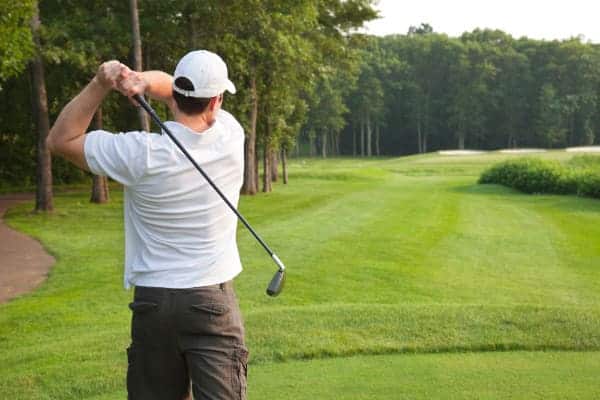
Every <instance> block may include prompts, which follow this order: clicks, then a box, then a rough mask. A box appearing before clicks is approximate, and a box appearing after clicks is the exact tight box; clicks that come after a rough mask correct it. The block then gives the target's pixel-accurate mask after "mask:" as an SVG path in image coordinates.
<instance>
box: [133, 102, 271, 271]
mask: <svg viewBox="0 0 600 400" xmlns="http://www.w3.org/2000/svg"><path fill="white" fill-rule="evenodd" d="M133 98H134V99H135V101H137V102H138V103H139V105H140V106H142V108H143V109H144V110H146V112H147V113H148V114H150V117H152V119H153V120H154V122H156V123H157V124H158V125H159V126H160V127H161V129H162V130H163V131H165V133H166V134H167V135H168V136H169V138H171V140H172V141H173V143H175V145H176V146H177V147H178V148H179V150H181V151H182V152H183V154H184V155H185V156H186V157H187V159H188V160H190V162H191V163H192V164H193V165H194V167H196V169H197V170H198V172H200V174H201V175H202V176H203V177H204V179H206V181H207V182H208V184H209V185H210V186H211V187H212V188H213V189H214V190H215V192H217V194H218V195H219V196H220V197H221V198H222V199H223V201H224V202H225V203H226V204H227V205H228V206H229V208H230V209H231V211H233V212H234V213H235V215H237V217H238V219H239V220H240V221H242V223H243V224H244V225H245V226H246V228H248V230H249V231H250V233H252V235H253V236H254V237H255V238H256V240H258V242H259V243H260V244H261V245H262V247H264V249H265V250H266V251H267V253H269V255H270V256H271V257H273V254H274V253H273V251H272V250H271V249H270V248H269V246H267V244H266V243H265V242H264V241H263V240H262V238H261V237H260V236H258V233H256V232H255V231H254V229H252V227H251V226H250V224H249V223H248V221H246V219H245V218H244V217H243V216H242V214H240V213H239V211H238V210H237V209H236V208H235V207H234V206H233V204H231V202H229V200H228V199H227V197H226V196H225V195H224V194H223V192H221V190H220V189H219V188H218V187H217V185H215V183H214V182H213V181H212V179H210V178H209V177H208V175H206V173H205V172H204V170H203V169H202V168H201V167H200V165H198V163H197V162H196V160H194V158H193V157H192V156H191V155H190V154H189V153H188V152H187V150H186V149H185V147H183V145H182V144H181V143H180V142H179V140H177V138H176V137H175V136H174V135H173V133H172V132H171V131H170V130H169V128H167V127H166V126H165V124H163V122H162V121H161V120H160V118H159V116H158V115H157V114H156V112H154V110H153V109H152V107H151V106H150V104H148V102H147V101H146V99H144V98H143V97H142V96H141V95H139V94H136V95H134V96H133ZM280 268H281V267H280Z"/></svg>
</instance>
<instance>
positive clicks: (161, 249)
mask: <svg viewBox="0 0 600 400" xmlns="http://www.w3.org/2000/svg"><path fill="white" fill-rule="evenodd" d="M167 126H168V128H169V129H170V130H171V131H172V132H173V133H174V134H175V135H176V137H177V139H179V140H180V142H182V144H183V145H184V146H185V147H186V149H187V150H188V152H189V153H190V154H191V155H192V156H193V157H194V159H195V160H196V162H198V163H199V164H200V165H201V166H202V168H203V169H204V170H205V172H206V173H207V174H208V175H209V176H210V177H211V178H212V179H213V181H214V182H215V184H216V185H217V186H218V187H219V188H220V189H221V191H222V192H223V193H224V194H225V195H226V196H227V198H228V199H229V201H230V202H232V203H233V204H234V205H237V203H238V199H239V190H240V187H241V185H242V179H243V162H244V160H243V144H244V134H243V130H242V128H241V126H240V125H239V124H238V122H237V121H236V120H235V119H234V118H233V116H231V115H230V114H229V113H227V112H225V111H220V112H219V114H218V116H217V120H216V121H215V123H214V125H213V126H212V127H211V128H210V129H208V130H206V131H204V132H202V133H196V132H193V131H191V130H190V129H189V128H187V127H185V126H184V125H182V124H179V123H177V122H167ZM103 150H104V151H103ZM86 157H87V160H88V164H89V166H90V169H91V170H92V172H95V173H97V174H102V175H109V176H111V177H113V178H114V179H117V180H119V181H121V183H123V184H124V185H125V200H124V201H125V232H126V251H125V286H127V287H129V286H130V285H133V286H135V285H138V286H160V287H171V288H186V287H197V286H205V285H212V284H215V283H220V282H225V281H228V280H230V279H232V278H233V277H234V276H236V275H237V274H238V273H239V272H240V271H241V264H240V261H239V255H238V251H237V246H236V242H235V234H236V226H237V219H236V217H235V214H233V213H232V212H231V210H229V209H228V208H227V206H226V204H225V203H224V202H223V201H222V200H221V199H220V198H219V196H218V195H217V194H216V193H215V191H214V190H212V189H211V188H209V187H208V183H207V182H206V180H205V179H204V178H203V177H202V176H201V175H200V174H198V171H196V169H195V168H194V167H193V165H192V164H191V163H190V162H189V160H187V159H186V158H185V156H184V155H183V153H181V151H180V150H179V149H177V147H176V146H175V145H174V144H173V142H172V141H171V140H170V139H169V138H168V137H167V136H166V135H158V134H148V133H144V132H129V133H127V134H124V135H117V136H115V135H111V134H109V133H107V132H103V131H96V132H92V133H90V134H89V137H88V140H87V141H86Z"/></svg>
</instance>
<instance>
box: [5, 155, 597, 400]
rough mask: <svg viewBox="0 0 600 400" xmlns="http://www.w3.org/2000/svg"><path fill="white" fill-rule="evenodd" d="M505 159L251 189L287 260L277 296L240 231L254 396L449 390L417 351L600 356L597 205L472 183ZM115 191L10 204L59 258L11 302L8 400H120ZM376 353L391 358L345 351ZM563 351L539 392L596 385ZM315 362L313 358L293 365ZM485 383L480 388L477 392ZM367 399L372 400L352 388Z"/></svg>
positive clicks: (319, 175) (313, 170)
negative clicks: (403, 371) (102, 196)
mask: <svg viewBox="0 0 600 400" xmlns="http://www.w3.org/2000/svg"><path fill="white" fill-rule="evenodd" d="M540 157H542V158H550V159H558V160H562V161H567V160H568V159H569V158H570V157H571V156H570V155H567V153H564V152H549V153H544V154H542V155H540ZM509 158H513V156H510V155H499V154H494V153H492V154H486V155H478V156H465V157H442V156H434V155H427V156H420V157H406V158H400V159H377V160H356V159H338V160H325V161H322V160H294V161H292V162H291V163H290V164H291V165H290V170H291V171H290V174H291V184H290V185H288V186H283V185H281V184H279V185H277V187H276V189H275V192H273V193H270V194H266V195H264V194H262V195H259V196H256V197H252V198H248V197H244V198H243V199H242V204H241V211H242V212H243V213H244V215H245V216H246V217H247V218H248V219H249V220H250V222H251V223H252V225H253V226H254V227H255V228H256V229H257V230H258V231H259V233H260V234H261V236H263V237H264V239H265V240H266V241H267V242H268V243H269V245H270V246H271V247H272V248H273V249H274V250H275V251H276V253H277V254H278V255H279V257H280V258H281V259H282V260H283V261H284V262H285V263H286V265H287V267H288V281H287V287H286V288H285V289H284V292H283V293H282V294H281V295H280V297H278V298H276V299H272V298H269V297H267V296H266V295H264V290H265V288H266V285H267V283H268V281H269V279H270V278H271V276H272V274H273V272H274V271H275V265H274V264H272V262H271V261H270V259H269V258H268V256H266V255H265V254H264V252H263V250H262V248H260V247H259V245H258V244H256V243H255V242H254V240H253V239H252V238H251V237H250V236H249V234H248V233H247V232H245V231H244V229H243V228H242V227H240V232H239V235H238V237H239V246H240V250H241V254H242V258H243V262H244V265H245V272H244V273H243V274H242V275H241V276H240V277H239V278H238V279H237V280H236V285H237V289H238V294H239V297H240V300H241V306H242V309H243V312H244V315H245V319H246V325H247V335H248V345H249V347H250V350H251V364H252V368H251V371H252V370H253V369H254V368H255V370H256V371H257V372H256V375H252V372H251V382H250V388H251V390H250V393H251V395H252V396H253V398H265V397H267V396H270V397H274V398H293V396H291V394H290V395H288V393H287V392H286V394H285V395H284V394H281V393H280V392H281V391H283V390H288V389H289V390H290V393H291V392H294V394H296V393H297V394H298V396H299V397H303V398H386V397H385V396H384V394H385V391H384V390H378V389H375V388H378V387H380V385H383V386H381V387H388V386H389V384H390V383H388V384H384V383H383V382H384V381H383V380H382V379H383V377H385V376H389V375H386V372H385V371H387V367H386V365H387V364H386V363H387V362H389V363H392V365H405V364H403V363H404V362H407V363H409V364H410V363H411V362H413V361H414V367H415V368H422V369H423V371H424V372H423V374H420V375H419V374H418V375H417V378H418V377H419V376H420V377H421V378H419V379H420V380H419V379H417V381H415V382H414V385H415V388H417V387H419V385H421V386H422V387H423V388H424V387H425V386H427V385H428V384H435V382H439V381H436V380H431V379H432V378H431V376H429V375H427V368H426V364H427V363H426V362H425V361H422V362H421V361H418V362H417V361H415V360H421V359H420V358H414V357H417V356H409V355H408V354H406V353H448V352H480V351H484V352H494V351H497V350H503V351H505V350H563V351H564V350H569V351H579V352H582V351H583V352H585V351H597V350H600V269H598V265H600V245H599V244H600V212H599V211H600V201H598V200H593V199H581V198H576V197H572V196H533V197H532V196H528V195H523V194H519V193H517V192H514V191H513V190H510V189H506V188H503V187H500V186H495V185H486V186H478V185H477V184H476V180H477V176H478V175H479V173H480V172H481V171H482V170H483V169H485V168H486V167H487V166H489V165H490V164H491V163H493V162H496V161H498V160H502V159H509ZM112 196H113V201H112V203H110V204H108V205H104V206H94V205H90V204H89V203H88V202H87V199H88V193H87V192H80V193H78V192H75V193H63V194H61V195H60V196H59V197H58V198H57V199H56V209H57V211H56V212H55V213H54V214H53V215H48V216H43V215H32V214H30V213H29V210H30V209H31V205H23V206H20V207H18V208H16V209H14V210H12V211H11V212H9V215H8V219H9V223H10V224H11V225H12V226H14V227H17V228H18V229H20V230H23V231H25V232H27V233H29V234H31V235H34V236H35V237H38V238H39V239H40V240H41V241H42V242H43V244H44V245H45V246H46V248H48V249H49V250H50V251H51V252H52V253H53V254H54V255H55V256H56V257H57V259H58V263H57V265H56V267H55V268H54V269H53V271H52V273H51V275H50V277H49V279H48V281H47V282H46V283H45V284H44V285H43V286H42V287H41V288H40V289H39V290H38V291H36V292H34V293H32V294H30V295H27V296H24V297H22V298H20V299H18V300H15V301H12V302H10V303H8V304H6V305H3V306H0V354H1V355H2V362H1V363H0V376H2V380H0V398H10V399H34V398H35V399H76V398H77V399H80V398H97V399H100V398H114V399H116V398H123V397H124V394H123V388H124V371H125V368H126V365H125V364H126V361H125V354H124V349H125V347H126V346H127V344H128V340H129V338H128V320H129V312H128V309H127V307H126V304H127V302H128V301H129V298H130V296H131V293H129V292H126V291H125V290H123V289H122V286H121V283H122V276H121V274H122V257H123V233H122V209H121V208H122V203H121V201H122V200H121V195H120V193H118V192H115V191H113V193H112ZM370 354H388V356H385V357H391V358H389V361H386V362H385V363H378V361H377V360H383V359H381V358H377V357H375V358H373V356H370V357H367V358H350V359H348V358H337V357H339V356H351V355H370ZM398 354H403V355H398ZM510 354H512V353H498V354H495V353H494V356H496V355H497V357H498V358H486V357H488V356H486V355H485V354H480V355H477V356H471V355H465V354H457V355H455V356H453V355H450V354H448V355H432V356H431V357H440V358H439V360H440V362H441V363H442V364H443V363H444V362H447V363H449V364H448V368H451V367H450V365H455V366H456V368H457V369H456V371H455V372H452V373H451V372H447V373H446V374H444V373H443V370H439V371H438V373H439V374H441V376H440V378H439V379H441V381H444V380H445V379H457V380H458V379H463V378H464V376H465V374H467V375H468V368H467V367H465V366H464V365H465V361H464V360H467V359H468V358H469V357H482V358H481V360H482V361H481V362H485V363H488V364H490V365H492V364H494V363H498V365H499V366H502V365H505V366H508V365H510V363H511V362H512V361H511V358H510V357H512V356H511V355H510ZM518 354H528V355H527V356H522V357H523V358H522V361H519V363H521V364H522V365H524V366H527V365H530V367H531V368H532V369H531V370H532V371H534V373H535V371H541V370H542V369H543V365H544V362H543V361H542V360H543V358H539V359H538V358H536V354H540V357H543V356H541V354H543V353H532V354H531V355H529V353H518ZM552 354H556V356H553V357H555V358H554V360H555V361H556V363H557V364H561V365H563V364H564V365H563V366H564V368H563V369H561V368H557V369H556V374H558V375H556V374H554V375H553V374H548V375H544V374H541V375H539V379H538V383H539V384H540V385H541V386H544V385H548V387H553V386H552V385H553V384H555V380H556V376H560V374H569V373H570V372H569V371H571V367H572V368H573V369H574V370H577V371H580V372H581V373H582V374H583V375H582V376H581V379H580V380H566V381H565V382H566V383H565V385H567V388H569V386H568V385H584V386H582V387H580V386H578V387H577V388H575V386H573V387H572V388H571V389H573V390H575V389H576V390H579V391H580V392H582V393H593V390H594V389H597V387H595V388H594V387H593V386H591V384H590V382H591V381H590V380H588V378H589V377H590V376H591V375H590V374H594V376H596V375H597V373H598V366H597V363H596V364H593V363H591V364H589V359H588V357H587V356H586V355H582V356H581V357H580V358H581V360H583V359H585V360H587V361H581V362H580V361H578V360H579V359H578V358H577V357H572V356H571V355H570V353H564V352H559V353H552ZM589 354H590V355H593V354H597V353H589ZM563 355H564V357H563ZM418 357H425V358H423V359H422V360H434V359H432V358H426V357H429V356H418ZM490 357H491V356H490ZM505 357H506V358H505ZM515 357H519V356H515ZM561 357H563V358H561ZM319 358H324V359H327V360H322V361H317V360H314V359H319ZM306 359H313V361H310V362H306V361H303V362H298V361H294V360H306ZM385 360H388V359H387V358H385ZM461 360H463V361H461ZM485 360H488V361H485ZM494 360H495V361H494ZM559 360H562V361H559ZM281 361H286V362H285V363H281ZM431 362H432V363H435V361H431ZM453 362H454V363H455V364H452V363H453ZM361 363H364V365H365V368H366V369H367V370H369V371H371V372H369V373H365V379H364V380H362V381H361V380H356V381H353V383H352V384H348V390H347V391H344V390H341V389H340V391H338V392H333V391H330V390H329V389H327V388H328V387H343V385H342V384H344V385H345V383H344V382H347V381H349V380H351V376H352V374H353V372H352V371H355V370H356V368H359V365H360V364H361ZM586 363H587V364H586ZM588 364H589V365H592V366H594V368H595V369H594V368H591V369H586V368H585V366H586V365H588ZM486 365H487V364H486ZM378 366H379V367H378ZM465 368H466V369H465ZM499 368H500V367H499ZM506 368H508V367H506ZM536 368H537V369H536ZM332 369H335V370H337V371H338V372H339V373H337V374H333V375H332V376H331V377H330V379H328V380H327V381H326V383H323V381H322V379H324V377H327V375H319V374H318V372H317V371H322V372H323V373H326V372H327V371H330V370H332ZM271 370H281V371H282V375H281V376H282V378H281V380H280V379H278V378H275V381H276V382H274V381H273V378H271V379H269V373H268V371H271ZM261 371H263V372H261ZM286 371H287V372H286ZM293 371H295V372H293ZM507 371H508V369H507ZM586 371H587V372H586ZM498 373H499V374H502V373H501V372H498ZM261 374H262V375H261ZM286 374H287V375H286ZM294 374H295V375H296V376H297V380H298V382H306V385H303V386H290V387H288V389H286V386H285V385H284V383H285V381H284V380H283V378H284V377H285V376H293V375H294ZM506 374H508V372H506V373H505V375H499V376H500V377H501V380H500V381H502V379H508V378H507V377H509V376H510V374H508V375H506ZM586 374H587V375H586ZM261 376H262V378H261ZM502 376H504V378H502ZM569 376H570V375H569ZM492 378H493V374H491V373H490V374H489V375H487V376H482V377H479V378H478V375H476V374H475V375H473V376H472V377H471V378H469V379H467V380H466V381H465V382H467V383H466V384H465V386H464V388H468V389H469V390H466V389H465V390H464V391H460V390H459V391H456V392H454V391H452V389H448V391H444V389H443V388H439V391H437V392H435V390H434V392H431V391H423V395H422V396H421V397H420V398H427V395H428V394H431V393H433V394H432V396H433V397H435V393H438V396H437V397H447V398H477V397H479V398H481V397H483V398H494V397H495V396H496V397H498V398H502V397H503V396H504V398H506V397H511V396H510V395H503V394H502V393H503V392H501V391H500V392H497V393H496V392H493V391H492V392H489V393H491V394H490V395H489V396H488V395H487V394H488V392H487V391H486V390H487V389H486V385H491V384H492V383H490V382H492V380H493V379H492ZM290 379H291V378H290ZM311 379H312V380H311ZM390 379H391V378H390ZM394 379H396V378H394ZM399 379H400V378H399ZM465 379H466V378H465ZM478 379H480V382H481V385H480V386H479V389H480V390H482V391H481V392H480V394H481V396H474V397H469V396H470V395H472V394H473V391H472V390H475V389H474V388H476V387H477V381H478ZM311 382H312V383H311ZM401 382H402V381H399V383H398V385H397V386H394V387H396V388H398V389H399V390H400V389H401V388H402V384H401ZM428 382H429V383H428ZM594 382H595V381H594ZM278 383H281V385H283V386H281V385H278ZM315 384H316V385H320V386H322V387H323V390H322V391H320V392H319V391H318V390H317V389H316V388H315V387H314V385H315ZM471 384H472V385H473V387H471V386H469V385H471ZM336 385H337V386H336ZM340 385H342V386H340ZM386 385H388V386H386ZM522 385H525V386H523V387H528V386H527V384H526V383H525V379H523V383H522ZM541 386H540V387H541ZM300 387H304V388H305V389H304V391H302V390H301V389H299V388H300ZM516 387H519V386H518V385H517V386H516ZM544 387H545V386H544ZM360 388H362V389H360ZM417 389H418V388H417ZM417 389H415V390H417ZM361 390H362V391H364V392H371V391H373V392H374V393H375V395H373V396H371V397H369V396H367V395H365V396H363V397H360V396H358V395H356V393H358V392H360V391H361ZM387 390H388V392H389V390H391V389H387ZM418 390H421V389H418ZM423 390H424V389H423ZM432 390H433V389H432ZM461 390H462V389H461ZM540 390H541V389H540ZM273 391H275V392H273ZM417 392H418V391H417ZM314 393H317V394H314ZM318 393H320V394H318ZM336 393H337V394H336ZM377 393H379V395H377ZM444 393H446V394H448V396H444V395H443V394H444ZM461 393H462V394H461ZM494 393H496V394H494ZM506 393H512V392H510V391H509V392H506ZM514 393H517V392H514ZM536 393H537V392H536ZM540 393H545V392H544V391H543V390H542V391H540ZM556 393H563V392H556ZM564 393H567V392H564ZM303 394H304V395H303ZM377 396H379V397H377ZM408 397H410V396H408ZM516 397H518V396H516ZM559 397H560V396H558V397H555V398H559ZM388 398H389V397H388ZM411 398H412V397H411ZM415 398H419V397H417V396H415ZM511 398H512V397H511ZM533 398H535V397H533ZM538 398H542V397H538ZM583 398H591V397H585V396H584V397H583Z"/></svg>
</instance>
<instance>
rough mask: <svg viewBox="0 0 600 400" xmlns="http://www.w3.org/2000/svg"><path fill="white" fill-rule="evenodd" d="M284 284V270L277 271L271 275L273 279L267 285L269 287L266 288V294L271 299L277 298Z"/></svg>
mask: <svg viewBox="0 0 600 400" xmlns="http://www.w3.org/2000/svg"><path fill="white" fill-rule="evenodd" d="M284 283H285V270H282V269H279V270H277V272H275V275H273V279H271V283H269V287H268V288H267V294H268V295H269V296H271V297H275V296H277V295H278V294H279V293H281V289H283V284H284Z"/></svg>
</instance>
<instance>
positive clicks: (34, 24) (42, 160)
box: [30, 3, 54, 211]
mask: <svg viewBox="0 0 600 400" xmlns="http://www.w3.org/2000/svg"><path fill="white" fill-rule="evenodd" d="M40 24H41V23H40V16H39V9H38V6H37V3H36V4H34V10H33V15H32V17H31V37H32V38H33V43H34V46H35V55H34V57H33V59H32V60H31V62H30V70H31V80H32V105H33V115H35V122H36V128H37V133H38V144H37V173H36V175H37V185H36V196H35V210H36V211H52V210H53V209H54V204H53V195H52V160H51V156H50V150H48V146H47V145H46V138H47V137H48V133H49V132H50V122H49V120H48V98H47V95H46V79H45V74H44V63H43V61H42V56H41V43H40V33H39V32H40Z"/></svg>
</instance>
